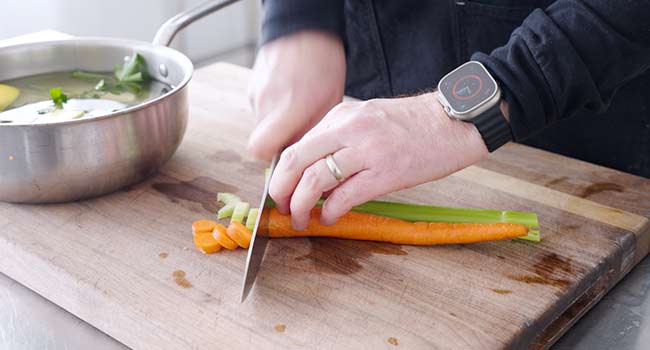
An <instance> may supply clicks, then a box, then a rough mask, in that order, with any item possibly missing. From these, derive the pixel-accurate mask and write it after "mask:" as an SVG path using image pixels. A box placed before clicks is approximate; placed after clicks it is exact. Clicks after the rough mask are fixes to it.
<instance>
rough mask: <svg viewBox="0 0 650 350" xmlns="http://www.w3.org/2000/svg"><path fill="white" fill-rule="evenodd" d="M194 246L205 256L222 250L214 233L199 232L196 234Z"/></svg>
mask: <svg viewBox="0 0 650 350" xmlns="http://www.w3.org/2000/svg"><path fill="white" fill-rule="evenodd" d="M194 245H196V248H197V249H198V250H200V251H201V252H203V254H212V253H216V252H218V251H220V250H221V244H219V242H217V240H216V239H214V237H212V232H198V233H197V234H195V235H194Z"/></svg>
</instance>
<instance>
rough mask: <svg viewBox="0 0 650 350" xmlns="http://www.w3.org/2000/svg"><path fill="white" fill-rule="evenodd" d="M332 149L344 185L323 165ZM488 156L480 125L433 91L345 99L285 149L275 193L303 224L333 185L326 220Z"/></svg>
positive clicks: (295, 222)
mask: <svg viewBox="0 0 650 350" xmlns="http://www.w3.org/2000/svg"><path fill="white" fill-rule="evenodd" d="M329 154H333V157H334V161H335V162H336V164H337V165H338V167H339V168H340V170H341V172H342V173H343V177H344V178H346V180H344V181H343V182H341V183H339V182H337V180H336V179H335V178H334V175H333V174H332V173H331V171H330V170H329V168H328V166H327V164H326V161H325V159H324V158H325V157H326V156H327V155H329ZM487 154H488V151H487V148H486V147H485V144H484V142H483V139H482V138H481V135H480V134H479V132H478V130H477V129H476V127H475V126H474V125H472V124H470V123H466V122H462V121H458V120H454V119H451V118H449V117H448V116H447V114H446V113H445V112H444V110H443V109H442V107H441V105H440V104H439V102H438V101H437V97H436V95H435V93H428V94H423V95H420V96H415V97H407V98H395V99H376V100H370V101H365V102H343V103H341V104H339V105H338V106H336V107H335V108H334V109H332V110H331V111H330V112H329V113H328V114H327V116H326V117H325V118H324V119H323V120H322V121H321V122H320V123H319V124H318V125H316V127H314V128H313V129H312V130H310V131H309V132H308V133H307V134H306V135H305V136H304V137H303V138H302V139H301V140H300V141H298V142H297V143H295V144H294V145H292V146H290V147H289V148H287V149H286V150H285V151H284V152H283V153H282V156H281V158H280V161H279V163H278V165H277V167H276V169H275V172H274V175H273V177H272V178H271V187H270V195H271V197H272V198H273V199H274V200H275V202H276V207H277V208H278V210H280V212H282V213H289V212H290V213H291V216H292V221H293V226H294V228H295V229H298V230H302V229H305V228H306V226H307V223H308V220H309V212H310V210H311V209H312V208H313V207H314V205H315V204H316V201H317V200H318V199H319V198H320V197H321V196H322V195H323V194H324V193H327V192H330V191H331V194H330V196H329V197H328V198H327V200H326V201H325V204H324V206H323V211H322V216H321V222H322V223H323V224H326V225H329V224H333V223H334V222H335V221H336V220H337V219H338V218H339V217H340V216H341V215H343V214H344V213H346V212H347V211H349V210H350V209H351V208H352V207H353V206H355V205H357V204H361V203H364V202H366V201H368V200H371V199H373V198H375V197H378V196H380V195H383V194H386V193H389V192H393V191H397V190H400V189H403V188H406V187H412V186H415V185H418V184H421V183H424V182H427V181H432V180H436V179H439V178H442V177H445V176H447V175H449V174H451V173H453V172H455V171H457V170H460V169H462V168H465V167H467V166H469V165H471V164H473V163H475V162H477V161H479V160H481V159H482V158H483V157H485V156H486V155H487Z"/></svg>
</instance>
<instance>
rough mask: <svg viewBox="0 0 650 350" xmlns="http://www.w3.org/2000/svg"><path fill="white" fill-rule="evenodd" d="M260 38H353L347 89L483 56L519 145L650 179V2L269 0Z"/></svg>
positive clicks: (404, 79) (442, 70) (429, 80)
mask: <svg viewBox="0 0 650 350" xmlns="http://www.w3.org/2000/svg"><path fill="white" fill-rule="evenodd" d="M264 8H265V13H264V20H263V25H262V41H263V43H265V42H268V41H271V40H273V39H275V38H278V37H280V36H283V35H287V34H290V33H293V32H295V31H298V30H304V29H311V30H322V31H327V32H330V33H332V34H334V35H337V36H339V37H340V38H341V39H342V40H343V41H344V43H345V48H346V59H347V77H346V93H347V94H348V95H351V96H354V97H357V98H362V99H369V98H376V97H391V96H399V95H404V94H413V93H417V92H420V91H425V90H431V89H432V88H434V87H435V86H436V84H437V82H438V80H439V79H440V78H441V77H442V76H444V75H445V74H446V73H448V72H449V71H451V70H452V69H454V68H455V67H457V66H459V65H460V64H462V63H464V62H466V61H468V60H470V59H474V60H478V61H481V62H482V63H483V64H484V65H485V66H486V67H488V69H489V70H490V71H491V73H492V74H493V76H494V77H495V78H496V79H497V80H498V81H499V83H500V86H501V88H502V90H503V92H504V96H505V98H506V100H507V101H508V107H509V111H510V124H511V127H512V131H513V135H514V137H515V140H516V141H519V142H523V143H527V144H530V145H533V146H537V147H540V148H543V149H547V150H549V151H552V152H556V153H561V154H564V155H568V156H570V157H574V158H578V159H583V160H586V161H590V162H593V163H596V164H601V165H605V166H608V167H612V168H616V169H620V170H623V171H627V172H630V173H633V174H637V175H641V176H645V177H650V73H649V72H648V68H650V0H557V1H552V0H459V1H453V0H445V1H443V0H429V1H422V0H401V1H395V0H347V1H344V0H266V1H265V4H264Z"/></svg>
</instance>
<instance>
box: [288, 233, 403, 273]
mask: <svg viewBox="0 0 650 350" xmlns="http://www.w3.org/2000/svg"><path fill="white" fill-rule="evenodd" d="M373 254H382V255H407V254H408V253H407V252H406V251H404V250H403V249H402V246H401V245H396V244H388V243H377V242H362V241H350V240H342V239H331V238H309V253H307V254H305V255H302V256H299V257H296V258H295V260H296V261H311V263H312V264H313V266H314V268H315V269H316V271H318V272H323V273H329V274H343V275H349V274H352V273H355V272H359V271H361V269H363V266H362V265H361V262H360V261H362V260H364V259H367V258H369V257H370V256H372V255H373Z"/></svg>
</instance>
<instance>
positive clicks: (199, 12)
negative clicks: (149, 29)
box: [153, 0, 239, 46]
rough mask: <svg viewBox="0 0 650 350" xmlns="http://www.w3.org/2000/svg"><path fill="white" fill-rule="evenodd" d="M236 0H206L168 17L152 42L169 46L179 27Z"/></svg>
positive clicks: (181, 27)
mask: <svg viewBox="0 0 650 350" xmlns="http://www.w3.org/2000/svg"><path fill="white" fill-rule="evenodd" d="M237 1H239V0H208V1H204V2H202V3H201V4H199V5H197V6H196V7H193V8H191V9H189V10H187V11H183V12H181V13H179V14H177V15H176V16H174V17H172V18H170V19H168V20H167V21H166V22H165V23H164V24H163V25H162V26H161V27H160V29H158V31H157V32H156V36H155V37H154V38H153V44H154V45H163V46H169V44H171V42H172V40H174V37H175V36H176V34H177V33H178V32H179V31H180V30H181V29H183V28H185V27H187V26H188V25H190V24H192V23H193V22H195V21H197V20H199V19H201V18H203V17H205V16H207V15H209V14H211V13H213V12H215V11H218V10H221V9H222V8H224V7H226V6H228V5H230V4H233V3H235V2H237Z"/></svg>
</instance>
